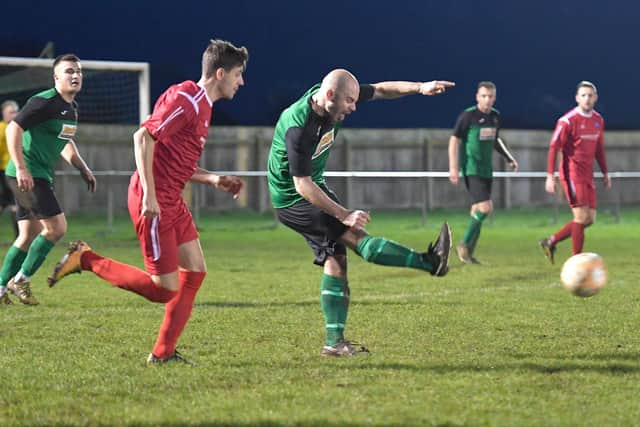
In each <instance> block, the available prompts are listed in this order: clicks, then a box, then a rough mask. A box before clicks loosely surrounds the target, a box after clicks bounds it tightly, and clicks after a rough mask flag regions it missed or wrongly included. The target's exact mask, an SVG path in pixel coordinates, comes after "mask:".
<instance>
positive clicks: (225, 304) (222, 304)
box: [195, 301, 319, 308]
mask: <svg viewBox="0 0 640 427" xmlns="http://www.w3.org/2000/svg"><path fill="white" fill-rule="evenodd" d="M317 305H319V302H318V301H275V302H274V301H265V302H242V301H204V302H199V303H196V304H195V306H196V307H211V308H265V307H285V306H287V307H305V306H317Z"/></svg>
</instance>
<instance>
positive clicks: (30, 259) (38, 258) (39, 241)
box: [20, 235, 55, 277]
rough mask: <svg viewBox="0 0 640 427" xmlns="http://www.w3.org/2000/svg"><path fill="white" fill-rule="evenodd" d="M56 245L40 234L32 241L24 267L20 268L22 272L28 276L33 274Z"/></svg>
mask: <svg viewBox="0 0 640 427" xmlns="http://www.w3.org/2000/svg"><path fill="white" fill-rule="evenodd" d="M54 245H55V243H52V242H50V241H49V240H47V239H45V238H44V237H43V236H42V235H38V237H36V238H35V240H34V241H33V242H32V243H31V246H29V252H27V257H26V259H25V260H24V262H23V263H22V267H21V268H20V271H21V272H22V274H24V275H25V276H27V277H31V276H33V275H34V274H35V272H36V271H38V268H40V266H41V265H42V263H43V262H44V260H45V259H46V258H47V255H49V252H51V249H53V247H54Z"/></svg>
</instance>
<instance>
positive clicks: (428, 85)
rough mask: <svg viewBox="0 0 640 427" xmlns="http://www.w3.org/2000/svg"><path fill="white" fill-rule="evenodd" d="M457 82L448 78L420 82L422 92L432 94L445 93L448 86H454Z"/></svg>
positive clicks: (422, 93) (427, 94)
mask: <svg viewBox="0 0 640 427" xmlns="http://www.w3.org/2000/svg"><path fill="white" fill-rule="evenodd" d="M455 85H456V84H455V83H454V82H450V81H447V80H433V81H430V82H425V83H421V84H420V94H421V95H426V96H431V95H440V94H442V93H444V92H445V91H446V90H447V88H450V87H454V86H455Z"/></svg>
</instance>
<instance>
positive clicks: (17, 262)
mask: <svg viewBox="0 0 640 427" xmlns="http://www.w3.org/2000/svg"><path fill="white" fill-rule="evenodd" d="M26 257H27V253H26V252H25V251H23V250H21V249H19V248H17V247H16V246H11V247H10V248H9V250H8V251H7V254H6V255H5V256H4V261H3V262H2V270H0V286H7V283H8V282H9V280H11V278H12V277H13V276H15V275H16V274H17V273H18V271H20V266H21V265H22V262H23V261H24V259H25V258H26Z"/></svg>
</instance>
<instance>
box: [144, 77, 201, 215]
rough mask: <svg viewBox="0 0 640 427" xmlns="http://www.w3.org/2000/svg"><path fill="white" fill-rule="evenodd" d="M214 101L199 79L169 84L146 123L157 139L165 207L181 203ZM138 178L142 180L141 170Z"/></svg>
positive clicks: (158, 180) (157, 173) (156, 164)
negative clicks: (198, 83) (200, 84)
mask: <svg viewBox="0 0 640 427" xmlns="http://www.w3.org/2000/svg"><path fill="white" fill-rule="evenodd" d="M212 104H213V103H212V102H211V100H210V99H209V97H208V95H207V92H206V91H205V89H204V88H203V87H201V86H198V85H197V84H196V83H195V82H193V81H190V80H187V81H185V82H182V83H179V84H176V85H173V86H171V87H169V88H168V89H167V90H166V91H165V92H164V93H163V94H162V95H160V97H159V98H158V101H156V104H155V106H154V108H153V112H152V113H151V116H149V118H148V119H147V120H146V121H145V122H144V123H143V124H142V126H144V127H145V128H146V129H147V131H148V132H149V133H150V134H151V136H152V137H153V138H154V139H155V140H156V145H155V150H154V156H153V177H154V180H155V187H156V196H157V198H158V203H159V204H160V207H161V208H171V207H173V206H177V205H179V203H178V202H179V201H181V200H182V190H183V189H184V187H185V184H186V183H187V182H188V181H189V179H190V178H191V177H192V176H193V173H194V172H195V171H196V169H197V167H198V160H199V159H200V155H201V154H202V151H203V149H204V144H205V142H206V141H207V136H208V135H209V121H210V120H211V107H212ZM134 180H139V176H138V172H137V171H136V173H135V174H134Z"/></svg>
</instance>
